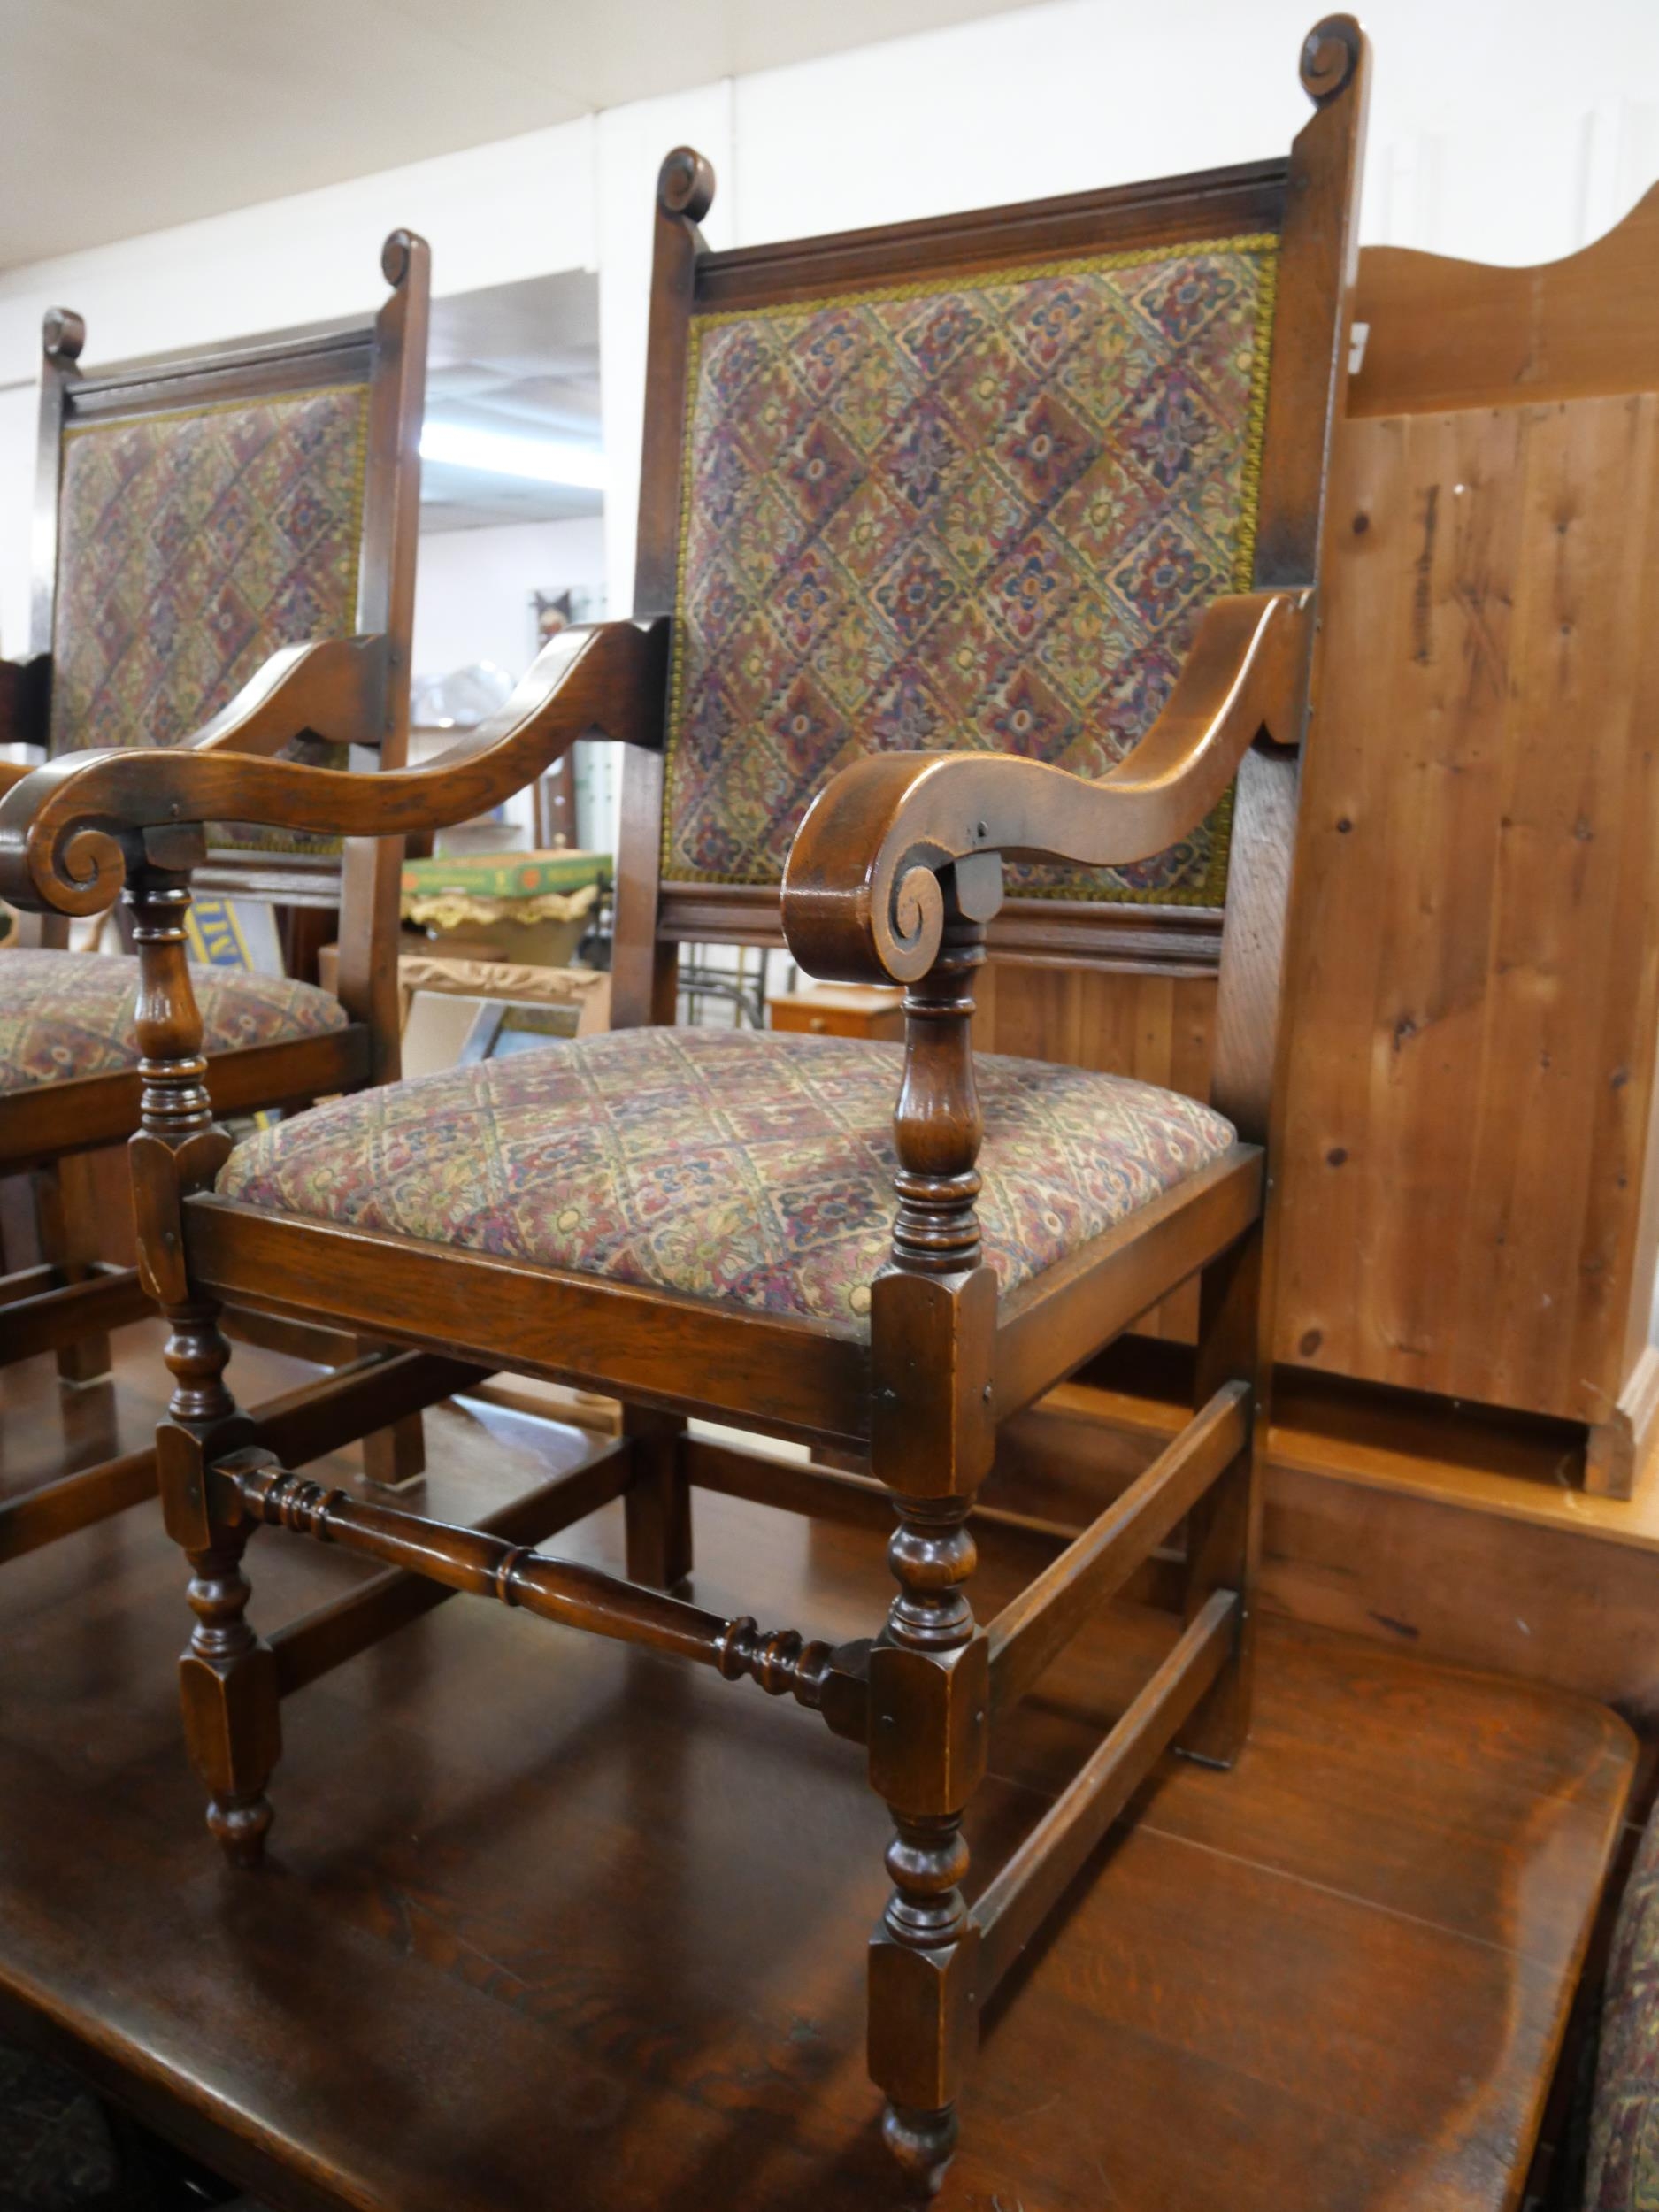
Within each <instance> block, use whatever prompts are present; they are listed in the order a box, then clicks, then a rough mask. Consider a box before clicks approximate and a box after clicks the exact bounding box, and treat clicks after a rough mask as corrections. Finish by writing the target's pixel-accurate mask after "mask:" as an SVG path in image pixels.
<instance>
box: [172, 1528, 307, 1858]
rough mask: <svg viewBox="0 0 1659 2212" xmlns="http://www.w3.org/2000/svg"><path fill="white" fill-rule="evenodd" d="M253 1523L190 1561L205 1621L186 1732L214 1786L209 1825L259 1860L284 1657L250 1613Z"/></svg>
mask: <svg viewBox="0 0 1659 2212" xmlns="http://www.w3.org/2000/svg"><path fill="white" fill-rule="evenodd" d="M249 1533H250V1532H249V1531H248V1530H247V1529H240V1530H235V1531H227V1532H225V1533H224V1534H223V1535H222V1536H221V1537H220V1539H219V1541H218V1542H217V1543H216V1544H214V1545H213V1546H211V1548H209V1549H208V1550H206V1551H193V1552H190V1553H188V1555H187V1556H188V1559H189V1562H190V1574H191V1580H190V1589H189V1597H190V1609H191V1611H192V1612H193V1613H194V1614H195V1615H196V1628H195V1631H194V1632H193V1634H192V1636H191V1638H190V1646H189V1648H188V1651H187V1652H186V1653H185V1655H184V1657H183V1658H182V1659H181V1660H180V1663H179V1687H180V1698H181V1701H182V1703H183V1707H184V1730H185V1740H186V1742H187V1743H188V1746H189V1748H190V1756H191V1759H192V1761H193V1763H194V1764H195V1766H196V1771H197V1773H199V1774H200V1776H201V1777H202V1779H203V1781H204V1783H205V1784H206V1785H207V1791H208V1801H207V1824H208V1827H209V1828H210V1830H211V1832H212V1833H213V1835H214V1837H215V1838H216V1839H217V1840H218V1842H219V1846H220V1847H221V1849H222V1850H223V1851H224V1854H225V1855H226V1857H227V1859H228V1860H229V1861H230V1862H231V1863H232V1865H233V1866H241V1867H251V1866H257V1864H258V1863H259V1861H260V1859H261V1858H262V1857H263V1856H264V1853H265V1835H266V1832H267V1831H268V1830H269V1828H270V1826H271V1801H270V1799H269V1798H268V1797H267V1796H266V1795H265V1785H266V1783H267V1782H269V1780H270V1778H271V1773H272V1770H273V1768H274V1766H275V1765H276V1763H277V1760H278V1757H279V1756H280V1753H281V1749H282V1732H281V1722H280V1717H279V1711H278V1698H277V1681H276V1662H275V1659H274V1657H273V1654H272V1652H271V1650H270V1648H269V1647H268V1646H267V1645H265V1644H262V1643H261V1642H260V1641H259V1640H258V1638H257V1636H256V1635H255V1634H254V1632H253V1630H252V1629H251V1628H250V1626H249V1624H248V1622H247V1621H246V1619H245V1618H244V1617H243V1615H244V1612H245V1609H246V1607H247V1603H248V1597H249V1588H248V1580H247V1578H246V1576H245V1575H244V1574H243V1573H242V1551H243V1548H245V1546H246V1544H247V1541H248V1536H249Z"/></svg>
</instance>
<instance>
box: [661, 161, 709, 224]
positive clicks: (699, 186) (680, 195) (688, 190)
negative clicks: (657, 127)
mask: <svg viewBox="0 0 1659 2212" xmlns="http://www.w3.org/2000/svg"><path fill="white" fill-rule="evenodd" d="M657 205H658V206H659V207H660V208H661V209H662V211H663V212H664V215H683V216H684V217H685V219H686V220H687V222H689V223H700V222H701V221H702V220H703V217H704V216H705V215H706V214H707V213H708V211H709V210H710V208H711V207H712V206H713V205H714V164H713V163H712V162H711V161H708V160H705V159H704V157H703V155H702V154H700V153H699V152H698V151H697V150H696V148H695V146H676V147H675V149H674V150H673V152H672V154H670V155H668V156H667V157H666V158H665V159H664V163H663V165H662V168H661V169H660V170H659V171H658V173H657Z"/></svg>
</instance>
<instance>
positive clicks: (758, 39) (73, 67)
mask: <svg viewBox="0 0 1659 2212" xmlns="http://www.w3.org/2000/svg"><path fill="white" fill-rule="evenodd" d="M1019 4H1025V0H701V4H699V5H697V6H695V7H688V6H687V5H686V4H684V0H0V48H3V50H4V55H5V68H4V73H0V207H4V209H5V211H6V212H5V224H4V235H3V236H0V265H4V266H7V267H12V266H15V265H18V264H19V263H23V262H28V261H36V260H42V259H44V258H45V257H47V256H49V255H53V254H60V253H68V252H73V251H74V250H77V249H79V248H81V247H86V246H97V245H105V244H109V243H111V242H113V241H114V240H116V239H120V238H131V237H135V236H137V235H138V234H141V233H142V232H144V231H150V230H159V229H163V228H165V227H167V226H168V225H170V224H173V223H183V222H189V221H192V220H194V219H196V218H197V217H199V216H204V215H215V214H222V213H224V212H225V211H227V210H228V209H231V208H236V207H248V206H251V205H252V204H254V203H256V202H257V201H260V200H269V199H276V198H280V197H281V196H283V195H285V194H288V193H291V192H303V191H308V190H311V189H312V188H315V187H317V186H319V185H325V184H336V183H339V182H341V181H342V180H344V179H345V178H348V177H357V176H368V175H372V174H373V172H374V171H376V170H379V169H390V168H395V167H396V166H397V165H400V164H402V163H403V162H409V161H418V160H420V159H422V158H423V157H426V156H428V155H433V154H442V153H451V152H454V151H456V150H458V149H459V148H461V147H465V146H478V145H483V144H485V143H486V142H488V141H489V140H491V139H496V138H511V137H513V136H515V135H516V134H518V133H519V132H522V131H529V130H535V129H538V128H539V127H541V126H542V125H544V124H549V123H563V122H568V121H569V120H571V119H572V118H573V117H575V116H579V115H585V114H588V113H589V112H591V111H593V110H595V109H597V108H603V107H614V106H618V105H620V104H623V103H625V102H626V101H629V100H637V99H642V98H645V97H647V96H650V95H652V94H656V93H662V92H672V91H674V90H676V89H678V88H684V87H687V86H690V85H698V84H708V83H710V82H711V81H714V80H715V79H717V78H720V77H725V76H729V75H733V74H737V73H742V72H745V71H749V70H754V69H766V68H772V67H775V66H778V65H781V64H785V63H788V62H796V61H807V60H810V59H811V58H813V57H814V56H817V55H820V54H827V53H835V52H841V51H844V50H847V49H848V48H850V47H855V46H864V45H868V44H871V43H873V42H876V41H879V40H881V39H887V38H895V37H899V36H902V35H905V34H908V33H910V32H915V31H924V30H930V29H933V28H934V27H937V26H939V25H941V24H946V23H959V22H965V21H967V20H968V19H971V18H972V17H976V16H983V15H993V14H996V13H998V12H1002V10H1004V9H1006V8H1007V7H1009V6H1010V5H1019Z"/></svg>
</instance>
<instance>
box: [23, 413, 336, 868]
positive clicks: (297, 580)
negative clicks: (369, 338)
mask: <svg viewBox="0 0 1659 2212" xmlns="http://www.w3.org/2000/svg"><path fill="white" fill-rule="evenodd" d="M367 425H368V388H367V387H366V386H365V385H360V384H357V385H342V386H336V387H332V388H328V389H326V390H322V391H312V392H296V393H284V394H281V395H280V396H273V397H268V398H257V399H248V400H234V401H229V402H227V403H220V404H215V405H210V406H205V407H201V408H198V409H195V410H191V411H179V412H162V413H157V414H150V415H138V416H128V417H126V418H124V419H115V420H112V421H108V422H96V421H94V422H88V423H86V424H78V425H74V426H72V427H71V428H70V429H69V430H68V431H67V432H66V433H65V440H64V452H63V465H62V473H61V479H60V489H59V494H58V588H57V598H56V605H55V611H54V621H53V675H52V723H51V738H52V749H53V751H54V752H61V751H64V750H65V749H71V748H79V747H84V746H111V745H172V744H177V743H178V742H179V741H180V740H181V739H183V738H185V737H188V735H189V734H190V733H191V732H192V731H195V730H197V729H199V728H200V727H201V726H202V725H203V723H204V722H205V721H206V720H207V719H208V718H209V717H210V716H211V715H213V714H215V713H217V712H218V710H219V708H220V707H222V706H224V705H226V704H227V702H228V701H229V700H230V699H231V698H233V697H234V695H235V693H236V692H237V691H238V690H239V689H240V687H242V684H243V683H245V682H246V681H247V680H248V679H249V678H250V676H252V675H254V674H255V673H256V672H257V671H258V670H259V669H260V668H261V667H262V666H263V665H264V664H265V661H266V660H267V659H268V658H269V657H270V656H271V655H272V654H273V652H275V651H276V650H277V649H278V648H279V647H280V646H283V645H293V644H299V643H303V642H305V641H309V640H311V639H315V638H326V637H349V635H350V634H352V632H353V631H354V630H355V628H356V626H357V572H358V565H359V560H360V557H361V549H362V537H363V501H364V473H365V450H366V444H365V442H366V432H367ZM311 757H314V758H325V757H328V756H327V755H326V753H325V752H324V751H323V750H322V749H319V748H315V747H313V748H312V749H311ZM221 841H223V842H233V843H249V844H257V845H260V846H269V845H271V844H273V843H278V842H280V843H282V844H284V845H286V846H287V847H288V848H289V849H291V848H292V847H293V846H294V845H295V844H296V842H304V843H306V845H307V848H308V849H313V848H314V847H315V845H316V844H317V842H318V841H296V840H294V839H286V840H278V839H276V838H275V837H274V836H273V834H272V833H266V832H261V833H257V836H256V835H255V834H253V833H248V834H247V835H246V836H244V835H242V833H236V832H234V831H227V832H223V833H221V832H217V831H216V832H215V842H221Z"/></svg>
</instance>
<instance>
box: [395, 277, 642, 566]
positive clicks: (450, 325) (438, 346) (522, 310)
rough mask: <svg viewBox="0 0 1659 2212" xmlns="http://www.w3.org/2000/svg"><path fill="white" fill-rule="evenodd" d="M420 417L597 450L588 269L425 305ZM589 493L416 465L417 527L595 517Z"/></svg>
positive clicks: (594, 285)
mask: <svg viewBox="0 0 1659 2212" xmlns="http://www.w3.org/2000/svg"><path fill="white" fill-rule="evenodd" d="M426 419H427V420H428V421H434V420H437V421H442V422H444V423H453V424H456V425H457V426H459V427H461V428H464V429H471V430H487V431H492V432H495V434H497V435H505V436H508V437H517V438H540V439H556V440H559V441H563V442H569V443H571V444H572V445H590V446H595V447H596V446H597V445H598V443H599V437H600V426H599V280H598V278H597V277H595V276H594V275H592V274H591V273H588V271H586V270H580V269H577V270H570V271H567V272H565V273H563V274H561V275H558V276H545V277H531V278H529V279H527V280H526V281H525V282H524V283H522V284H498V285H493V286H491V287H490V288H489V289H488V291H482V292H460V293H455V294H452V295H451V296H449V298H448V299H441V300H434V302H433V303H432V337H431V342H430V347H429V350H428V352H427V356H426ZM603 511H604V500H603V496H602V495H601V494H600V493H598V492H595V491H582V490H578V489H576V488H573V487H571V486H567V485H559V484H545V483H538V482H534V481H532V480H526V479H523V478H516V477H510V476H496V475H493V474H486V473H485V472H483V471H481V470H477V469H464V468H456V467H454V466H451V465H447V464H445V463H442V462H439V461H434V460H431V459H429V458H428V459H426V460H423V461H422V463H421V467H420V526H421V528H422V529H423V530H472V529H478V528H480V527H481V526H483V525H485V524H487V523H497V522H565V521H568V520H571V519H572V518H574V517H576V516H579V515H597V514H601V513H603Z"/></svg>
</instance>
